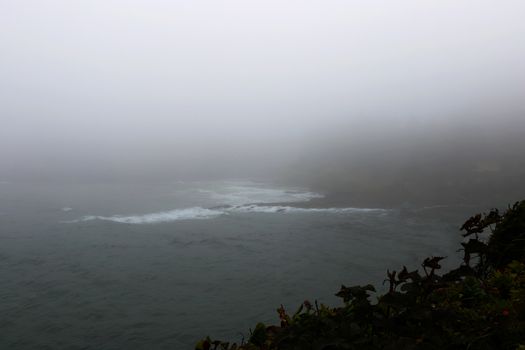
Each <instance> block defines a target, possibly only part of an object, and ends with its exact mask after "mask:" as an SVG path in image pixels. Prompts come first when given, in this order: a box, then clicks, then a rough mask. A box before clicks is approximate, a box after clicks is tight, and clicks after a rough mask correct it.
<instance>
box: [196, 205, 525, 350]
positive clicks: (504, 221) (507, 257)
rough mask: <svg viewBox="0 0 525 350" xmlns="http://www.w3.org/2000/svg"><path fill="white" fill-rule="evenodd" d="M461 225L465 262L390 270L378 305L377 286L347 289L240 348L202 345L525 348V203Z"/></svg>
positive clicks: (255, 333) (257, 333) (260, 331)
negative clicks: (332, 302) (448, 267)
mask: <svg viewBox="0 0 525 350" xmlns="http://www.w3.org/2000/svg"><path fill="white" fill-rule="evenodd" d="M461 230H462V231H464V234H463V236H464V237H465V239H466V241H465V242H463V243H461V245H462V250H463V252H464V257H463V262H462V264H461V265H460V266H459V267H458V268H456V269H454V270H452V271H450V272H448V273H445V274H442V275H440V274H438V272H437V271H438V270H439V269H440V268H441V266H440V261H441V260H442V259H443V257H431V258H427V259H425V261H424V262H423V264H422V271H421V272H420V271H418V270H416V271H408V270H407V268H406V267H403V269H402V270H401V271H388V272H387V279H386V280H385V282H387V283H388V285H389V291H388V292H387V293H386V294H384V295H382V296H380V297H378V298H377V301H376V302H375V303H371V302H370V294H371V293H372V292H375V288H374V287H373V286H372V285H366V286H354V287H346V286H342V287H341V290H340V291H339V292H338V293H337V294H336V295H337V296H338V297H341V298H342V299H343V302H344V305H343V306H340V307H335V308H331V307H328V306H325V305H322V304H321V305H318V304H317V302H315V303H314V304H313V305H312V303H310V302H308V301H305V302H304V303H303V304H302V305H301V306H300V307H299V309H298V310H297V311H296V312H295V313H293V314H289V313H287V312H286V311H285V310H284V308H283V307H282V306H281V307H280V308H279V309H278V310H277V311H278V313H279V319H280V325H279V326H266V325H264V324H262V323H259V324H257V325H256V327H255V328H254V329H253V330H252V331H251V335H250V337H249V340H248V341H247V342H243V343H241V344H240V345H238V344H229V343H225V342H221V341H212V340H211V339H210V338H206V339H204V340H201V341H200V342H199V343H198V344H197V346H196V349H197V350H212V349H217V350H218V349H220V350H252V349H253V350H256V349H260V350H271V349H302V350H304V349H316V350H317V349H318V350H336V349H338V350H339V349H525V346H524V345H523V344H525V201H522V202H519V203H516V204H515V205H514V206H512V207H509V208H508V210H507V211H506V212H505V213H503V214H500V212H499V211H498V210H497V209H493V210H491V211H490V212H489V213H487V214H478V215H475V216H473V217H471V218H470V219H468V220H467V221H466V222H465V224H464V225H463V226H462V227H461ZM487 231H488V232H487ZM482 236H488V237H487V238H486V239H483V238H482Z"/></svg>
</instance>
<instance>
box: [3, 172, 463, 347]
mask: <svg viewBox="0 0 525 350" xmlns="http://www.w3.org/2000/svg"><path fill="white" fill-rule="evenodd" d="M314 196H316V194H314V193H311V192H309V191H308V190H305V189H295V188H294V189H289V188H282V187H276V186H270V185H267V184H258V183H249V182H207V183H204V182H203V183H180V182H176V183H169V184H149V185H144V184H141V185H137V184H90V185H65V184H60V185H49V184H46V185H35V184H14V183H2V184H0V334H1V336H0V348H2V349H192V348H193V346H194V344H195V342H196V341H197V340H198V339H200V338H202V337H204V336H206V335H210V336H212V337H214V338H221V339H225V340H232V341H239V340H240V339H241V338H242V335H244V336H245V337H247V336H248V330H249V328H250V327H252V328H253V327H254V325H255V324H256V322H259V321H263V322H269V323H277V321H278V320H277V313H276V312H275V310H276V309H277V307H279V305H281V304H283V305H284V306H285V308H287V309H289V310H290V311H294V310H295V309H296V307H297V306H298V305H299V304H300V303H301V302H302V301H304V300H305V299H309V300H314V299H317V300H319V301H320V302H324V303H329V304H332V305H336V304H338V303H339V300H338V299H337V298H336V297H335V296H334V293H335V292H337V291H338V289H339V287H340V285H341V284H346V285H353V284H362V283H374V284H376V286H378V287H381V282H382V281H383V279H384V277H385V271H386V269H387V268H390V269H392V268H394V269H398V268H401V267H402V266H403V265H407V266H408V267H409V268H417V267H418V266H419V264H420V262H421V261H422V259H423V258H425V257H427V256H430V255H443V256H449V258H448V259H447V262H446V264H448V265H447V266H450V265H452V264H453V263H455V262H457V261H458V260H457V259H458V253H457V252H456V249H457V248H458V242H459V241H460V238H461V237H460V235H459V232H458V230H457V228H458V227H459V226H460V224H461V223H462V219H464V218H465V214H464V213H462V212H461V213H460V212H459V211H456V210H452V211H449V212H448V213H447V215H441V214H440V215H437V214H434V213H432V215H430V214H429V213H428V212H427V211H425V210H419V211H414V212H412V213H411V214H409V215H407V214H406V213H404V212H403V211H400V210H357V209H351V208H346V209H345V210H335V209H334V210H326V208H325V209H323V210H317V211H316V210H299V209H294V208H290V207H284V208H283V207H280V206H279V205H277V204H275V205H273V204H271V203H277V202H290V201H292V202H293V201H296V202H297V203H298V205H300V202H301V201H305V200H307V199H308V198H312V197H314ZM253 202H260V203H266V204H265V205H263V206H261V208H262V209H257V208H255V207H253V206H249V205H248V204H249V203H253ZM268 203H270V204H268ZM209 208H212V209H209ZM208 210H210V211H211V212H209V211H208ZM159 213H160V214H159ZM181 213H182V214H181ZM469 213H470V212H469ZM152 214H154V215H152ZM208 214H209V215H208ZM148 215H149V216H148ZM192 215H194V217H192ZM123 218H124V219H123ZM130 218H131V219H130ZM127 222H132V223H127ZM241 333H242V334H241Z"/></svg>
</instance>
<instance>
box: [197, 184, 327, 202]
mask: <svg viewBox="0 0 525 350" xmlns="http://www.w3.org/2000/svg"><path fill="white" fill-rule="evenodd" d="M198 191H199V192H200V193H205V194H208V195H209V196H210V197H211V198H212V199H214V200H215V201H217V202H220V203H224V204H229V205H237V206H238V205H243V204H252V203H285V202H307V201H309V200H311V199H313V198H322V197H324V196H323V195H322V194H319V193H314V192H308V191H300V190H289V189H279V188H267V187H259V186H253V185H252V186H249V185H227V186H224V187H222V188H218V189H214V190H204V189H199V190H198Z"/></svg>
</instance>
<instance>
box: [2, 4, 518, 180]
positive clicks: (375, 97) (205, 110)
mask: <svg viewBox="0 0 525 350" xmlns="http://www.w3.org/2000/svg"><path fill="white" fill-rule="evenodd" d="M524 14H525V3H524V2H523V1H479V0H478V1H457V0H456V1H443V0H441V1H420V0H414V1H401V0H400V1H390V0H389V1H349V0H347V1H327V0H323V1H306V0H304V1H291V0H290V1H283V0H279V1H274V0H265V1H246V0H236V1H200V0H191V1H167V0H166V1H160V0H147V1H146V0H142V1H138V0H120V1H114V0H89V1H80V0H79V1H70V0H62V1H55V0H46V1H41V0H35V1H25V0H16V1H15V0H13V1H9V0H0V177H4V178H9V177H13V176H19V175H21V174H25V175H27V174H32V175H34V176H36V177H38V176H39V175H38V174H54V173H63V174H67V173H71V174H73V175H74V174H77V173H79V172H88V173H89V172H93V174H96V173H112V172H117V173H118V172H119V171H120V172H122V171H131V172H133V171H135V172H141V171H145V170H144V169H156V170H155V171H156V172H162V171H175V170H174V169H176V168H191V167H194V166H195V167H197V165H198V164H200V165H199V166H200V167H199V169H203V168H202V164H201V163H206V162H209V164H221V162H224V164H229V166H232V164H239V167H242V164H246V162H253V163H258V164H259V166H261V163H263V164H264V163H265V162H270V163H271V161H276V160H279V159H285V158H286V157H293V156H294V155H297V154H299V153H300V152H301V150H302V149H303V148H304V146H305V145H306V144H308V140H309V138H310V137H312V135H315V136H316V137H318V136H319V133H321V134H322V135H326V136H325V137H326V140H327V142H329V140H330V135H331V133H332V131H333V132H335V131H336V130H337V132H338V133H339V134H341V127H342V126H343V127H344V126H345V125H352V124H361V125H368V126H370V127H372V126H373V127H378V128H384V130H385V131H388V130H389V128H390V127H391V126H396V125H397V126H399V125H420V126H421V125H423V126H427V125H428V126H429V128H430V127H431V126H432V125H434V124H436V123H437V124H439V123H441V124H451V125H452V124H453V123H454V122H455V121H458V120H462V119H463V120H467V119H477V120H484V119H487V118H493V117H494V115H496V114H497V115H498V117H497V118H507V117H508V118H514V119H519V118H521V119H523V118H525V117H524V115H525V114H524V112H525V40H524V38H525V21H524V20H523V15H524ZM497 118H496V119H495V120H496V121H497V120H499V119H497ZM276 162H278V161H276ZM148 171H149V170H148ZM148 171H145V172H146V173H147V172H148ZM155 171H154V172H155ZM235 172H236V169H235V168H233V169H232V174H230V175H235Z"/></svg>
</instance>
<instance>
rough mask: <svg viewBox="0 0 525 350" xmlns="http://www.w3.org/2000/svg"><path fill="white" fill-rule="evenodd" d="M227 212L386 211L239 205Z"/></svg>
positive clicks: (382, 210)
mask: <svg viewBox="0 0 525 350" xmlns="http://www.w3.org/2000/svg"><path fill="white" fill-rule="evenodd" d="M227 211H230V212H237V213H334V214H335V213H359V212H361V213H368V212H385V211H386V209H379V208H378V209H376V208H300V207H290V206H282V205H272V206H270V205H240V206H235V207H231V208H228V209H227Z"/></svg>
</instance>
